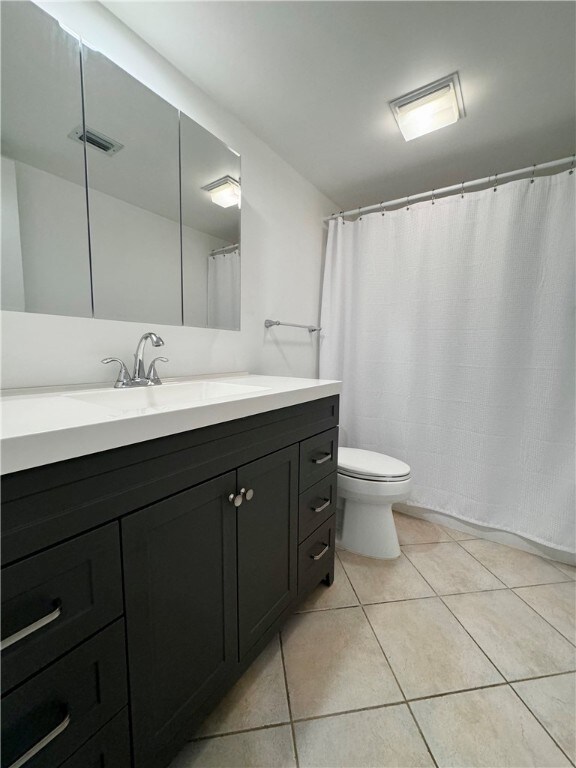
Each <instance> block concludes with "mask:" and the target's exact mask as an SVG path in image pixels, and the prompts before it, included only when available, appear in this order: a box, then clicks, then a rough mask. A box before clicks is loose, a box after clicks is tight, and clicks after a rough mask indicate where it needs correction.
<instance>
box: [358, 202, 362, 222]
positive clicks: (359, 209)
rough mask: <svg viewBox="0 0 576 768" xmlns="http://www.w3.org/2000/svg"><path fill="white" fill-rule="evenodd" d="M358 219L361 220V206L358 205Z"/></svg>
mask: <svg viewBox="0 0 576 768" xmlns="http://www.w3.org/2000/svg"><path fill="white" fill-rule="evenodd" d="M358 221H362V206H360V205H359V206H358Z"/></svg>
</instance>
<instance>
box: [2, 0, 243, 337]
mask: <svg viewBox="0 0 576 768" xmlns="http://www.w3.org/2000/svg"><path fill="white" fill-rule="evenodd" d="M1 13H2V49H1V50H2V62H1V63H2V69H1V72H2V97H1V99H2V104H1V106H2V113H1V114H2V255H1V261H0V267H1V302H0V304H1V307H2V309H6V310H15V311H23V312H39V313H46V314H56V315H68V316H72V317H95V318H101V319H112V320H125V321H136V322H149V323H156V324H164V325H189V326H199V327H210V328H221V329H228V330H239V328H240V229H241V226H240V220H241V209H240V157H239V156H238V154H237V153H236V152H233V151H232V150H230V149H229V148H228V147H227V146H226V145H225V144H223V143H222V142H221V141H220V140H219V139H217V138H216V137H215V136H213V135H212V134H211V133H210V132H209V131H207V130H206V129H204V128H202V127H201V126H200V125H198V123H196V122H194V120H192V119H191V118H190V117H188V116H187V115H185V114H183V113H182V112H179V111H178V110H177V109H176V108H175V107H173V106H172V105H171V104H169V103H168V102H166V101H164V100H163V99H162V98H161V97H160V96H158V95H157V94H156V93H154V92H153V91H151V90H150V89H149V88H147V87H145V86H144V85H143V84H142V83H140V82H139V81H138V80H136V79H135V78H133V77H132V76H131V75H129V74H128V73H127V72H125V71H124V70H123V69H121V68H120V67H118V66H117V65H116V64H114V63H113V62H111V61H110V60H109V59H107V58H106V56H104V55H103V54H101V53H99V52H98V51H95V50H93V49H92V48H90V47H88V46H87V45H85V44H82V43H81V42H80V41H79V40H78V38H76V37H75V36H74V35H72V34H70V33H69V32H67V31H66V30H64V29H63V28H62V27H61V26H60V25H59V24H58V22H57V21H56V20H55V19H53V18H52V17H51V16H49V15H48V14H46V13H45V12H44V11H42V10H41V9H40V8H38V7H37V6H36V5H34V4H33V3H31V2H17V3H2V4H1Z"/></svg>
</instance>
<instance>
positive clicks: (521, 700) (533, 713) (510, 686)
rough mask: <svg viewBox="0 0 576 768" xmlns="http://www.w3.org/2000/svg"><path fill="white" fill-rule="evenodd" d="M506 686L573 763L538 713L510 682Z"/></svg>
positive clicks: (571, 763) (571, 761)
mask: <svg viewBox="0 0 576 768" xmlns="http://www.w3.org/2000/svg"><path fill="white" fill-rule="evenodd" d="M508 687H509V688H510V689H511V690H512V692H513V693H514V695H515V696H516V697H517V698H518V699H519V701H520V702H521V703H522V704H523V705H524V706H525V707H526V709H527V710H528V712H530V714H531V715H532V717H533V718H534V719H535V720H536V722H537V723H539V725H540V727H541V728H543V729H544V731H545V732H546V733H547V734H548V736H549V737H550V738H551V739H552V741H553V742H554V744H556V746H557V747H558V749H559V750H560V752H562V754H563V755H564V757H565V758H566V759H567V760H568V762H569V763H570V765H574V761H573V760H572V759H571V758H570V756H569V755H568V754H567V753H566V752H565V751H564V749H562V747H561V746H560V744H559V743H558V742H557V741H556V739H555V737H554V736H553V735H552V734H551V733H550V731H549V729H548V728H547V727H546V726H545V725H544V723H543V722H542V721H541V720H540V718H539V717H538V715H537V714H536V713H535V712H534V711H533V710H532V709H531V708H530V707H529V706H528V704H527V703H526V702H525V701H524V699H523V698H522V696H520V694H519V693H518V691H517V690H516V689H515V688H514V686H513V685H512V684H511V683H508Z"/></svg>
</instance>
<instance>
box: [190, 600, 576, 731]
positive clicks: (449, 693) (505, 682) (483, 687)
mask: <svg viewBox="0 0 576 768" xmlns="http://www.w3.org/2000/svg"><path fill="white" fill-rule="evenodd" d="M353 607H358V606H353ZM574 674H576V669H575V670H570V671H568V672H553V673H551V674H549V675H538V676H536V677H523V678H518V679H514V680H502V682H499V683H487V684H486V685H478V686H475V687H472V688H460V689H457V690H452V691H442V693H432V694H429V695H427V696H414V697H412V698H409V699H408V698H407V699H403V700H400V699H399V700H398V701H390V702H387V703H385V704H375V705H373V706H369V707H358V708H356V709H344V710H338V711H335V712H328V713H326V714H322V715H310V716H309V717H296V718H294V719H293V721H292V722H293V723H294V724H297V723H307V722H310V721H313V720H325V719H326V718H329V717H341V716H343V715H351V714H354V713H356V712H368V711H371V710H373V709H385V708H389V707H400V706H402V705H403V704H414V703H417V702H420V701H430V700H431V699H441V698H446V697H448V696H456V695H458V694H460V693H471V692H472V691H483V690H487V689H490V688H504V687H506V686H510V687H512V688H514V685H516V684H517V683H526V682H534V681H537V680H546V679H547V678H549V677H562V676H564V675H574ZM516 693H517V692H516ZM517 695H519V694H517ZM523 703H525V702H524V701H523ZM526 706H528V705H526ZM290 722H291V721H290V720H282V721H280V722H277V723H266V724H265V725H257V726H253V727H252V728H239V729H238V730H235V731H225V732H223V733H211V734H207V735H205V736H197V737H196V738H194V739H192V740H191V741H193V742H196V741H206V740H208V739H217V738H221V737H223V736H234V735H235V734H238V733H250V732H251V731H262V730H268V729H270V728H278V727H280V726H283V725H290ZM543 727H544V728H545V726H543Z"/></svg>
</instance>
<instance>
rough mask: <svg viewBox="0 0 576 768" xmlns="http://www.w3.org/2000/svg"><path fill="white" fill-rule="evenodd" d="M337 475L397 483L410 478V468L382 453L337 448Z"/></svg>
mask: <svg viewBox="0 0 576 768" xmlns="http://www.w3.org/2000/svg"><path fill="white" fill-rule="evenodd" d="M338 473H339V474H341V475H344V476H346V477H353V478H357V479H358V480H368V481H371V482H377V483H397V482H402V481H406V480H408V479H409V478H410V467H409V466H408V464H406V463H404V462H403V461H400V460H399V459H395V458H393V457H392V456H387V455H386V454H384V453H376V452H375V451H365V450H363V449H361V448H339V449H338Z"/></svg>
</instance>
